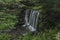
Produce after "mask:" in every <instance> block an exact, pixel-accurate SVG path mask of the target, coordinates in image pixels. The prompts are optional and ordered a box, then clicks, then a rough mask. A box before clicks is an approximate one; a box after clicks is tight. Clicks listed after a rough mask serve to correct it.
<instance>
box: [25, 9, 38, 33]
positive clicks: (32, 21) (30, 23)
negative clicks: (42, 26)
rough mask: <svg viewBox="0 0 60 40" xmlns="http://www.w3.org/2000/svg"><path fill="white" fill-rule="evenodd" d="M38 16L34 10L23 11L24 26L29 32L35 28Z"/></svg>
mask: <svg viewBox="0 0 60 40" xmlns="http://www.w3.org/2000/svg"><path fill="white" fill-rule="evenodd" d="M38 16H39V12H38V11H36V10H29V9H27V10H26V11H25V24H24V26H27V28H28V29H29V30H30V31H31V32H34V31H36V30H37V22H38Z"/></svg>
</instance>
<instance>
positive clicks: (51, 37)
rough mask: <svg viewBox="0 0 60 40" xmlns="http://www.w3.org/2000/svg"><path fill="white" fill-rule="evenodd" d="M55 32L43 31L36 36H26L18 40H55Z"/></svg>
mask: <svg viewBox="0 0 60 40" xmlns="http://www.w3.org/2000/svg"><path fill="white" fill-rule="evenodd" d="M56 34H57V30H45V32H41V33H39V34H37V35H30V34H28V35H26V36H24V37H21V36H19V39H18V40H57V39H56Z"/></svg>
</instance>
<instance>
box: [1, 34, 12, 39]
mask: <svg viewBox="0 0 60 40" xmlns="http://www.w3.org/2000/svg"><path fill="white" fill-rule="evenodd" d="M0 40H11V35H9V34H2V35H0Z"/></svg>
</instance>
